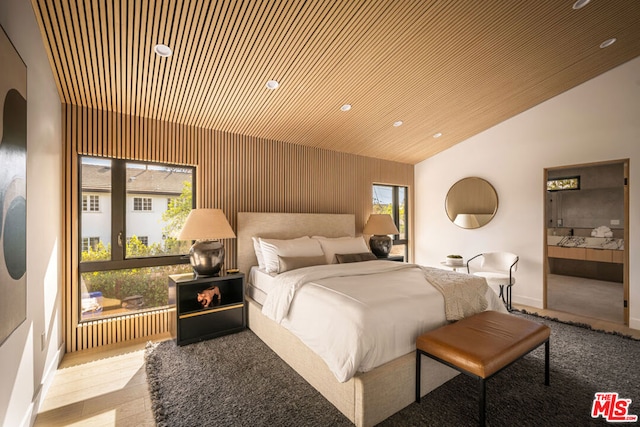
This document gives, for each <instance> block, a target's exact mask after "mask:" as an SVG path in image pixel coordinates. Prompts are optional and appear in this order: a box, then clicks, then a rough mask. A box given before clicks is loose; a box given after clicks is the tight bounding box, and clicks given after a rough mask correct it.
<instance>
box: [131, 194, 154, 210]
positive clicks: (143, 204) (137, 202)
mask: <svg viewBox="0 0 640 427" xmlns="http://www.w3.org/2000/svg"><path fill="white" fill-rule="evenodd" d="M151 203H152V202H151V197H134V198H133V210H134V211H151V206H152V204H151Z"/></svg>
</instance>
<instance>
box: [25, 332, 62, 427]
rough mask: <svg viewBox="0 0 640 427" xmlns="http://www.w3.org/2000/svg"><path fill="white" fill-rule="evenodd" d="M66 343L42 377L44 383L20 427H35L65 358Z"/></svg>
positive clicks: (57, 351)
mask: <svg viewBox="0 0 640 427" xmlns="http://www.w3.org/2000/svg"><path fill="white" fill-rule="evenodd" d="M64 347H65V344H64V342H63V343H62V344H61V345H60V347H58V350H56V354H55V357H53V358H51V363H49V366H47V368H46V369H45V371H44V375H43V376H42V382H41V383H40V387H39V388H38V390H36V392H35V393H34V394H33V400H32V401H31V404H30V405H29V409H28V410H27V411H26V413H25V415H24V418H22V422H21V423H20V426H22V427H30V426H33V425H34V424H35V422H36V417H37V416H38V411H39V410H40V407H41V406H42V403H43V402H44V399H45V397H46V396H47V392H48V391H49V388H50V387H51V384H53V379H54V377H55V374H56V371H57V370H58V366H60V363H61V362H62V358H63V357H64Z"/></svg>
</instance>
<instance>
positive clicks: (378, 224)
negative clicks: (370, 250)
mask: <svg viewBox="0 0 640 427" xmlns="http://www.w3.org/2000/svg"><path fill="white" fill-rule="evenodd" d="M399 233H400V232H399V231H398V227H396V225H395V224H394V223H393V219H392V218H391V215H388V214H371V215H369V220H368V221H367V223H366V224H365V226H364V230H362V234H368V235H378V236H379V235H388V234H399Z"/></svg>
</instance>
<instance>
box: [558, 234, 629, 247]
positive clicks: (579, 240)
mask: <svg viewBox="0 0 640 427" xmlns="http://www.w3.org/2000/svg"><path fill="white" fill-rule="evenodd" d="M547 245H549V246H561V247H563V248H589V249H612V250H616V251H622V250H624V239H614V238H612V237H579V236H547Z"/></svg>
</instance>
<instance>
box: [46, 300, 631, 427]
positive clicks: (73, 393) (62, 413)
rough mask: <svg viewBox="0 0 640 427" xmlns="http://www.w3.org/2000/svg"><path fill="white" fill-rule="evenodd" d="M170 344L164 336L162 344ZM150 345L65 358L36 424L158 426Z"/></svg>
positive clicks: (609, 325)
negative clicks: (148, 368)
mask: <svg viewBox="0 0 640 427" xmlns="http://www.w3.org/2000/svg"><path fill="white" fill-rule="evenodd" d="M514 307H515V308H519V309H525V310H527V311H530V312H536V313H539V314H540V315H544V316H551V317H556V318H558V319H560V320H564V321H573V322H581V323H591V324H592V326H593V327H594V328H597V329H604V330H608V331H618V332H621V333H624V334H629V335H633V336H634V337H636V338H638V339H640V330H633V329H629V328H627V327H625V326H623V325H620V324H617V323H614V322H606V321H596V320H594V319H592V318H587V317H582V316H577V315H572V314H567V313H563V312H558V311H553V310H541V309H537V308H534V307H528V306H523V305H518V304H514ZM164 339H169V337H168V336H161V337H159V338H158V339H157V340H164ZM145 345H146V340H138V341H136V342H131V343H127V342H125V343H119V344H115V345H111V346H106V347H104V348H103V349H92V350H85V351H80V352H76V353H70V354H67V355H65V356H64V359H63V360H62V363H61V364H60V367H59V368H58V370H57V372H56V374H55V377H54V380H53V384H52V385H51V387H50V389H49V392H48V393H47V396H46V397H45V400H44V403H43V406H42V408H41V409H40V411H39V413H38V417H37V419H36V423H35V425H36V426H92V427H93V426H98V427H100V426H132V427H133V426H154V425H155V422H154V419H153V414H152V412H151V400H150V397H149V391H148V389H147V381H146V379H147V377H146V374H145V368H144V348H145Z"/></svg>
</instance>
